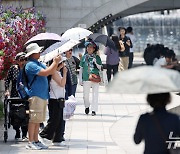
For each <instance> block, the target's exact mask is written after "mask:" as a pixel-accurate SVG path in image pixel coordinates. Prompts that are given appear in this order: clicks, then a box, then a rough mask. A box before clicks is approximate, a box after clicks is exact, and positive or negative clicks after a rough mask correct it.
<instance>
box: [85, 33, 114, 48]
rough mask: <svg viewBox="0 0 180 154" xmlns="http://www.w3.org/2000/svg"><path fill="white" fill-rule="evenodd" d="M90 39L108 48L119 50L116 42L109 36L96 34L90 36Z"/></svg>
mask: <svg viewBox="0 0 180 154" xmlns="http://www.w3.org/2000/svg"><path fill="white" fill-rule="evenodd" d="M88 38H89V39H91V40H93V41H94V42H97V43H102V44H103V45H105V46H106V47H109V48H112V49H114V50H117V49H116V47H115V44H114V42H113V41H112V40H111V39H110V37H109V36H107V35H104V34H100V33H94V34H91V35H89V36H88Z"/></svg>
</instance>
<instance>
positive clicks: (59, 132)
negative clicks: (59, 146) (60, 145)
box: [52, 108, 65, 142]
mask: <svg viewBox="0 0 180 154" xmlns="http://www.w3.org/2000/svg"><path fill="white" fill-rule="evenodd" d="M56 119H59V123H58V124H57V127H56V129H55V132H54V136H53V139H52V142H62V136H63V133H64V130H65V129H64V126H65V125H64V124H65V123H63V108H60V109H59V115H58V117H57V118H56Z"/></svg>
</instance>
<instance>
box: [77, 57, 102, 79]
mask: <svg viewBox="0 0 180 154" xmlns="http://www.w3.org/2000/svg"><path fill="white" fill-rule="evenodd" d="M94 58H96V63H97V64H98V65H102V61H101V58H100V57H99V56H98V55H94V54H92V55H89V54H85V55H84V56H83V57H82V58H81V61H80V67H82V68H83V72H82V80H83V81H88V80H89V75H90V74H96V75H99V69H98V68H97V66H96V64H94V62H93V59H94Z"/></svg>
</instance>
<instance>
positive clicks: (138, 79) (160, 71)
mask: <svg viewBox="0 0 180 154" xmlns="http://www.w3.org/2000/svg"><path fill="white" fill-rule="evenodd" d="M108 91H109V92H113V93H126V94H130V93H131V94H132V93H134V94H155V93H164V92H179V91H180V74H179V72H177V71H174V70H169V69H165V68H157V67H153V66H141V67H136V68H132V69H130V70H126V71H123V72H120V73H119V74H117V75H116V76H115V78H114V80H113V81H112V82H111V83H110V84H109V85H108Z"/></svg>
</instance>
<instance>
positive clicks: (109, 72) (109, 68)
mask: <svg viewBox="0 0 180 154" xmlns="http://www.w3.org/2000/svg"><path fill="white" fill-rule="evenodd" d="M107 79H108V82H110V81H111V65H108V64H107Z"/></svg>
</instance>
